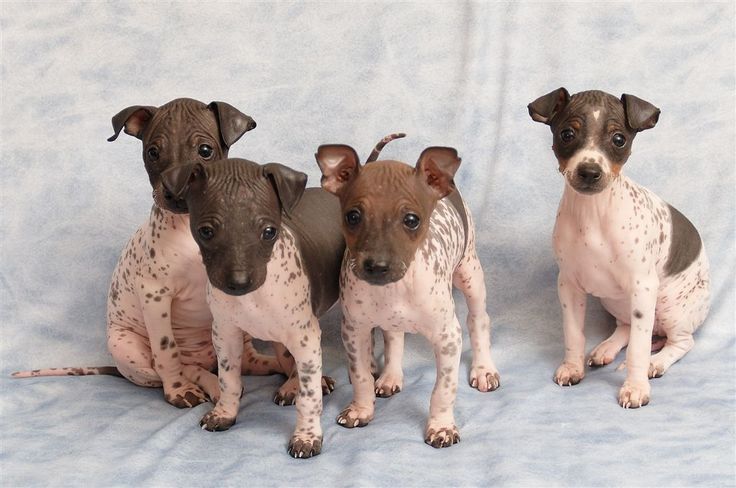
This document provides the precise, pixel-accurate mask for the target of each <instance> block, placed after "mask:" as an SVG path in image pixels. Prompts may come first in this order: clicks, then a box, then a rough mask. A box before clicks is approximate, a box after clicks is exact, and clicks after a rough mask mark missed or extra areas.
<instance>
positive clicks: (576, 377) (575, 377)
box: [554, 363, 585, 386]
mask: <svg viewBox="0 0 736 488" xmlns="http://www.w3.org/2000/svg"><path fill="white" fill-rule="evenodd" d="M584 377H585V373H584V372H583V368H582V366H576V365H574V364H572V363H562V364H560V367H559V368H557V371H555V377H554V382H555V383H557V384H558V385H560V386H572V385H577V384H578V383H580V380H582V379H583V378H584Z"/></svg>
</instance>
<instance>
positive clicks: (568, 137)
mask: <svg viewBox="0 0 736 488" xmlns="http://www.w3.org/2000/svg"><path fill="white" fill-rule="evenodd" d="M560 139H562V142H570V141H572V140H573V139H575V131H573V130H572V129H563V130H562V132H560Z"/></svg>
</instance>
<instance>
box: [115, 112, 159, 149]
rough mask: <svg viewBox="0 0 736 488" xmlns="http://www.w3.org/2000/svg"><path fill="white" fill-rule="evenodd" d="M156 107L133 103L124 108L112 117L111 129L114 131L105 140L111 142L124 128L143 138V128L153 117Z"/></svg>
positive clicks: (131, 133)
mask: <svg viewBox="0 0 736 488" xmlns="http://www.w3.org/2000/svg"><path fill="white" fill-rule="evenodd" d="M157 110H158V108H156V107H149V106H144V105H133V106H131V107H128V108H124V109H123V110H121V111H120V112H118V113H117V114H116V115H115V116H114V117H113V118H112V129H113V130H114V131H115V133H114V134H113V135H111V136H110V137H109V138H108V139H107V141H108V142H112V141H114V140H115V139H117V138H118V135H120V131H121V130H122V129H123V128H125V133H126V134H128V135H131V136H133V137H137V138H138V139H143V130H144V129H145V128H146V125H148V122H150V120H151V119H152V118H153V115H154V114H155V113H156V111H157Z"/></svg>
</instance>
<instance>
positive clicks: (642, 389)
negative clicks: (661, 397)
mask: <svg viewBox="0 0 736 488" xmlns="http://www.w3.org/2000/svg"><path fill="white" fill-rule="evenodd" d="M650 391H651V387H650V386H649V382H648V381H644V382H633V381H629V380H626V381H624V385H623V386H622V387H621V389H620V390H619V391H618V404H619V405H621V406H622V407H624V408H639V407H643V406H645V405H647V404H648V403H649V392H650Z"/></svg>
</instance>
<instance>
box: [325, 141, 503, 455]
mask: <svg viewBox="0 0 736 488" xmlns="http://www.w3.org/2000/svg"><path fill="white" fill-rule="evenodd" d="M316 158H317V162H318V164H319V167H320V169H321V171H322V175H323V176H322V187H323V188H324V189H325V190H327V191H329V192H331V193H334V194H335V195H337V196H338V197H339V199H340V207H341V209H342V215H341V217H340V221H341V223H342V230H343V234H344V236H345V241H346V245H347V252H346V254H345V259H344V260H343V264H342V271H341V275H340V300H341V303H342V309H343V323H342V338H343V342H344V344H345V348H346V349H347V355H348V360H349V363H350V364H349V366H350V380H351V382H352V384H353V391H354V395H353V400H352V402H351V403H350V405H348V406H347V408H345V409H344V410H343V411H342V412H341V413H340V415H339V416H338V417H337V422H338V424H340V425H342V426H344V427H348V428H352V427H362V426H364V425H367V424H368V422H370V421H371V420H372V419H373V415H374V409H375V397H376V389H378V388H377V387H376V386H375V385H374V381H373V376H372V375H371V350H372V348H371V331H372V329H373V328H375V327H380V328H381V329H383V330H384V331H385V332H387V333H388V334H389V337H393V339H395V340H398V341H401V340H402V338H403V333H404V332H412V333H417V332H418V333H420V334H422V335H424V336H425V337H426V338H427V339H428V340H429V341H430V342H431V343H432V347H433V349H434V353H435V358H436V361H437V381H436V384H435V387H434V390H433V392H432V398H431V401H430V409H429V410H430V412H429V420H428V422H427V427H426V432H425V442H427V443H428V444H430V445H432V446H433V447H447V446H451V445H453V444H455V443H456V442H458V441H459V434H458V430H457V427H456V426H455V419H454V413H453V409H454V404H455V397H456V393H457V381H458V368H459V363H460V353H461V351H462V330H461V328H460V323H459V322H458V319H457V316H456V315H455V305H454V301H453V297H452V286H453V284H454V285H455V286H456V287H457V288H459V289H460V290H461V291H462V292H463V294H464V295H465V298H466V301H467V304H468V309H469V312H468V329H469V331H470V337H471V342H472V346H473V364H472V368H471V371H470V384H471V385H472V386H473V387H475V388H478V389H479V390H480V391H492V390H495V389H496V388H498V386H499V375H498V371H497V369H496V366H495V365H494V364H493V360H492V359H491V352H490V346H491V340H490V329H491V321H490V317H489V316H488V313H487V312H486V289H485V283H484V278H483V270H482V268H481V265H480V261H479V260H478V256H477V255H476V252H475V232H474V229H473V222H472V219H471V217H470V212H469V211H468V208H467V207H466V206H465V203H464V202H463V200H462V198H461V197H460V195H459V193H458V192H457V191H456V190H455V184H454V182H453V177H454V175H455V172H456V171H457V168H458V167H459V165H460V158H458V156H457V151H455V149H452V148H446V147H431V148H428V149H426V150H425V151H424V152H423V153H422V155H421V156H420V157H419V161H418V162H417V165H416V167H415V168H412V167H411V166H409V165H407V164H404V163H401V162H399V161H376V162H372V163H370V164H366V165H365V166H361V165H360V163H359V161H358V156H357V154H356V153H355V151H354V150H353V149H352V148H351V147H349V146H345V145H325V146H320V147H319V149H318V151H317V154H316ZM393 339H392V340H393ZM401 349H402V347H401V346H400V343H394V344H392V345H391V344H389V345H387V349H386V354H387V362H388V363H391V364H393V368H398V371H399V373H400V354H401ZM396 355H398V356H399V358H398V360H397V359H396V358H395V356H396Z"/></svg>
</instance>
